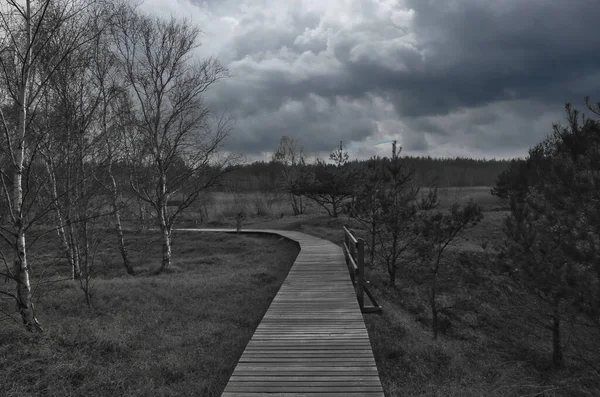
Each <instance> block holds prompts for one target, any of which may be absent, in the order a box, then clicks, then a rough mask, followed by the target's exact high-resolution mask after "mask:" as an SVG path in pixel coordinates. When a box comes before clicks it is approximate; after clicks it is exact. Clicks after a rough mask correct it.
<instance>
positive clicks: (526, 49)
mask: <svg viewBox="0 0 600 397" xmlns="http://www.w3.org/2000/svg"><path fill="white" fill-rule="evenodd" d="M142 7H143V8H144V9H145V10H148V11H150V12H153V13H158V14H163V15H169V14H172V15H175V16H180V17H181V16H183V17H188V18H190V19H191V20H192V21H193V22H194V23H195V24H197V25H198V26H199V28H200V29H201V30H202V31H203V34H202V47H201V50H200V53H201V55H203V56H208V55H214V56H216V57H218V58H219V60H220V61H221V62H222V63H223V64H225V65H227V66H228V67H229V69H230V71H231V72H232V74H233V77H231V78H230V79H228V80H225V81H221V82H219V83H218V84H217V85H215V86H214V87H213V89H212V90H211V91H210V93H209V95H208V100H209V101H210V104H211V105H212V107H213V108H214V109H215V110H216V111H227V112H229V113H230V114H231V115H232V116H233V117H234V118H235V120H236V127H235V130H234V133H233V136H232V139H231V141H230V148H231V149H232V150H235V151H241V152H244V153H246V154H247V156H248V157H249V159H253V160H254V159H262V158H265V159H267V158H268V156H269V155H270V153H271V152H272V151H273V150H274V149H275V147H276V146H277V143H278V141H279V139H280V137H281V136H282V135H288V136H292V137H295V138H298V139H300V140H301V141H302V143H303V145H304V148H305V151H306V152H308V153H310V154H312V155H319V156H324V155H325V153H328V152H329V151H331V150H332V149H333V148H334V147H335V146H336V145H337V144H338V142H339V141H340V140H343V141H344V144H345V146H347V148H348V149H349V151H350V153H351V155H352V156H353V157H355V158H356V157H359V158H365V157H369V156H371V155H373V154H380V155H389V152H390V151H391V149H390V147H391V146H390V144H389V141H390V140H392V139H397V140H398V141H399V143H400V145H401V146H402V147H403V152H402V153H403V154H406V155H431V156H444V157H446V156H452V157H454V156H470V157H486V158H493V157H495V158H511V157H521V156H524V155H526V153H527V149H528V148H529V147H530V146H531V145H533V144H535V143H537V142H538V141H539V140H540V139H542V138H543V137H544V136H545V135H546V134H548V133H549V132H551V130H552V123H555V122H562V121H563V120H564V103H565V102H566V101H567V100H568V101H571V102H573V103H574V104H575V105H576V106H577V107H580V108H583V98H584V96H586V95H589V96H590V97H591V99H592V100H595V101H600V35H599V34H598V30H597V26H598V21H600V4H599V3H598V1H597V0H439V1H437V0H146V1H145V3H144V4H143V6H142ZM386 142H387V143H386Z"/></svg>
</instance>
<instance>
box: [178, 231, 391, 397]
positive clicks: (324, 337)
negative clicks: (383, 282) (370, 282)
mask: <svg viewBox="0 0 600 397" xmlns="http://www.w3.org/2000/svg"><path fill="white" fill-rule="evenodd" d="M189 230H200V231H221V232H234V231H235V230H233V229H189ZM242 232H250V233H274V234H278V235H280V236H283V237H285V238H288V239H290V240H293V241H296V242H297V243H298V244H299V246H300V253H299V255H298V257H297V258H296V260H295V262H294V264H293V265H292V268H291V269H290V271H289V273H288V276H287V277H286V279H285V281H284V282H283V284H282V285H281V288H280V290H279V292H278V293H277V295H276V296H275V298H274V299H273V302H272V303H271V305H270V307H269V309H268V310H267V312H266V313H265V315H264V317H263V319H262V321H261V322H260V324H259V325H258V327H257V329H256V331H255V332H254V335H253V336H252V338H251V340H250V342H249V343H248V345H247V346H246V349H245V350H244V352H243V354H242V355H241V357H240V359H239V361H238V363H237V365H236V367H235V369H234V371H233V374H232V375H231V378H230V379H229V382H228V384H227V386H226V387H225V391H224V392H223V397H237V396H250V397H252V396H255V397H266V396H270V397H291V396H295V397H298V396H305V397H320V396H321V397H325V396H326V397H341V396H345V397H354V396H366V397H383V389H382V387H381V382H380V380H379V374H378V371H377V367H376V365H375V359H374V357H373V351H372V348H371V342H370V341H369V335H368V333H367V330H366V328H365V324H364V321H363V318H362V314H361V311H360V307H359V305H358V302H357V299H356V294H355V291H354V286H353V284H352V281H351V280H350V275H349V273H348V268H347V266H346V263H345V257H344V252H343V251H342V249H341V248H340V247H338V246H337V245H335V244H333V243H332V242H330V241H327V240H323V239H320V238H317V237H313V236H309V235H306V234H303V233H299V232H292V231H282V230H256V229H247V230H246V229H245V230H243V231H242Z"/></svg>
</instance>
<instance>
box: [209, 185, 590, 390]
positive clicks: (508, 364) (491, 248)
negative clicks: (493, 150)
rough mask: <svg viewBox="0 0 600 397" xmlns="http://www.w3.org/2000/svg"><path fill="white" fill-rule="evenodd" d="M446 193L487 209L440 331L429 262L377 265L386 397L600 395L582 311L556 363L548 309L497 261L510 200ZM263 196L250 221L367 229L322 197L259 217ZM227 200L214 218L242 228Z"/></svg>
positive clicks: (481, 192)
mask: <svg viewBox="0 0 600 397" xmlns="http://www.w3.org/2000/svg"><path fill="white" fill-rule="evenodd" d="M422 192H423V194H425V193H426V192H427V190H426V189H423V190H422ZM439 196H440V202H441V205H440V207H441V208H448V207H449V206H450V205H451V204H452V203H454V202H458V203H461V204H462V203H465V202H467V200H469V199H473V200H474V201H476V202H477V203H478V204H479V205H481V206H482V208H483V210H484V218H483V220H482V221H481V222H480V223H479V224H477V225H476V226H475V227H473V228H471V229H469V230H468V231H467V233H466V234H465V235H464V236H462V238H460V239H459V240H458V241H456V242H455V243H454V244H453V245H452V246H451V247H450V249H449V250H448V252H447V254H446V256H445V260H444V271H443V272H442V274H441V277H440V282H441V284H442V287H441V300H442V302H443V303H444V304H445V305H446V306H447V307H450V308H451V309H448V310H445V311H444V313H443V315H442V320H441V323H442V336H441V338H440V339H438V340H433V338H432V335H431V320H430V313H429V308H428V300H427V290H426V288H424V287H425V286H426V285H424V284H423V280H418V278H417V279H415V277H414V275H415V274H419V272H420V269H419V267H418V266H419V264H418V263H411V262H406V263H403V264H402V270H401V271H400V274H401V275H400V280H398V281H397V284H396V286H391V285H390V283H389V281H388V280H389V279H388V276H387V273H386V271H385V268H384V266H383V265H381V264H380V263H375V264H369V265H368V270H367V278H368V279H369V280H370V281H371V285H372V286H371V289H372V292H373V293H374V294H375V296H376V297H377V300H378V301H379V303H380V304H381V305H382V306H383V308H384V309H383V311H382V312H381V313H380V314H365V315H364V318H365V323H366V325H367V329H368V331H369V335H370V338H371V343H372V346H373V351H374V354H375V359H376V362H377V367H378V369H379V372H380V377H381V380H382V384H383V387H384V391H385V393H386V396H498V397H499V396H595V395H600V376H599V373H598V372H597V369H598V368H600V365H599V358H600V357H599V355H598V352H599V351H600V343H599V342H598V341H599V340H600V339H599V338H598V335H596V334H595V333H594V331H592V332H590V330H589V329H586V327H584V326H581V325H580V324H578V323H577V321H576V319H573V318H571V319H570V322H569V321H566V322H565V326H564V327H563V341H564V350H565V357H566V363H567V365H566V366H565V368H563V369H553V368H552V366H551V347H552V346H551V330H550V329H549V328H547V327H546V325H548V324H549V322H548V318H547V317H546V313H547V307H546V306H545V305H544V303H543V302H541V301H540V300H539V299H538V297H537V296H536V295H535V294H533V293H530V292H527V291H525V290H524V289H523V288H522V286H520V285H519V283H518V282H517V281H515V279H514V278H512V277H511V276H510V271H511V269H510V268H507V267H506V265H505V264H504V263H503V262H502V261H500V260H498V259H497V252H498V248H499V246H500V245H501V244H502V241H503V238H504V233H503V230H502V221H503V219H504V217H505V216H506V215H507V214H508V212H507V209H506V208H505V207H504V206H503V203H502V202H501V200H500V199H498V198H497V197H495V196H492V195H491V194H490V188H489V187H468V188H444V189H440V190H439ZM260 197H261V196H260V193H251V194H248V195H247V196H245V198H246V201H245V205H246V206H245V207H244V208H245V209H246V211H247V212H248V214H249V217H248V219H247V220H246V227H264V228H280V229H288V230H298V231H301V232H304V233H307V234H311V235H315V236H318V237H322V238H326V239H329V240H331V241H334V242H336V243H338V244H341V242H342V238H343V235H342V225H344V224H350V225H352V226H354V227H355V229H356V230H357V231H358V233H359V234H360V233H363V235H364V231H362V232H361V230H360V227H359V225H357V224H353V221H352V219H350V218H348V217H347V216H345V215H342V216H340V217H339V218H337V219H333V218H329V217H327V216H326V215H325V214H323V213H321V214H319V210H318V208H317V207H315V206H314V205H313V204H311V205H310V206H309V210H308V211H307V213H305V214H303V215H299V216H292V214H291V210H290V209H289V208H286V204H285V201H284V198H280V200H278V201H272V202H271V204H270V205H267V206H266V208H267V209H270V210H271V213H268V212H266V213H264V212H263V214H262V215H259V214H258V213H257V212H253V208H256V206H255V203H256V202H257V201H258V200H259V199H260ZM262 197H268V196H262ZM220 199H221V200H220V202H219V203H220V204H219V206H220V207H219V210H218V211H216V212H215V216H216V218H214V219H212V220H210V221H208V222H207V223H206V224H207V225H214V226H224V227H234V218H233V216H232V215H233V214H234V210H233V208H234V204H237V205H238V206H239V204H240V203H241V202H244V201H241V200H240V197H239V196H238V198H237V199H234V198H233V195H229V194H226V193H221V196H220ZM238 208H239V207H238ZM282 213H283V216H281V214H282ZM227 214H231V216H229V217H228V216H227ZM403 275H404V276H403ZM596 332H597V331H596ZM588 353H589V354H588Z"/></svg>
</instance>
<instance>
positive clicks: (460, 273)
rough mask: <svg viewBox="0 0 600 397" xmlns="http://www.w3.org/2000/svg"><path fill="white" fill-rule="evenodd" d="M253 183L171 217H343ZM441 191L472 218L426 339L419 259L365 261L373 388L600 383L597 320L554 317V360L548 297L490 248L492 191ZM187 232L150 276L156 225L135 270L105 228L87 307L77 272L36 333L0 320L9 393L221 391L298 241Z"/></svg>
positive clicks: (314, 230)
mask: <svg viewBox="0 0 600 397" xmlns="http://www.w3.org/2000/svg"><path fill="white" fill-rule="evenodd" d="M261 197H262V196H261V194H260V193H251V194H247V195H238V196H237V197H234V195H232V194H225V193H221V194H220V195H217V196H215V197H213V198H212V199H211V200H216V201H210V200H208V201H206V204H207V205H208V207H207V209H208V211H209V213H210V214H211V215H210V217H209V218H207V219H206V220H205V222H204V223H200V222H198V220H197V219H193V217H189V218H188V219H185V220H184V222H182V226H194V225H204V226H224V227H234V225H235V221H234V218H233V217H234V215H235V211H236V208H239V205H241V204H240V203H242V204H243V205H244V206H245V208H246V211H247V214H248V219H247V220H246V222H245V225H244V227H256V228H279V229H288V230H298V231H302V232H304V233H308V234H312V235H315V236H319V237H323V238H326V239H329V240H331V241H334V242H336V243H341V241H342V236H343V234H342V225H343V224H349V223H351V222H352V220H351V219H348V218H347V217H346V216H345V215H343V216H340V217H339V218H337V219H332V218H328V217H327V216H326V215H324V214H321V215H319V210H318V208H317V207H316V206H315V205H314V204H311V205H310V206H309V211H307V213H306V214H304V215H300V216H292V215H291V211H290V209H289V207H288V206H287V204H286V202H285V200H284V198H283V197H277V196H276V195H273V196H271V197H272V198H273V200H272V201H271V202H270V203H271V204H267V206H266V208H267V209H268V211H262V210H260V211H259V210H257V209H258V208H262V207H261V205H262V204H260V202H261V200H262V199H261ZM268 197H270V196H269V195H265V196H264V197H262V198H264V199H265V200H266V199H267V198H268ZM440 197H441V200H442V207H447V206H449V205H450V204H451V203H452V202H454V201H457V202H459V203H464V202H466V201H467V200H468V199H469V198H473V199H474V200H475V201H476V202H478V203H479V204H480V205H481V206H482V207H483V209H484V219H483V221H482V222H481V223H480V224H478V225H477V226H476V227H474V228H472V229H470V230H469V231H468V233H467V234H466V235H465V236H464V238H462V239H461V240H460V241H458V242H457V243H456V244H454V245H453V246H452V249H450V250H449V251H448V255H447V256H446V257H445V262H444V271H443V272H442V274H441V275H440V284H441V290H440V300H441V301H442V303H443V305H445V306H455V308H454V309H449V310H447V311H446V312H445V313H444V314H443V315H442V316H441V324H442V330H441V336H440V338H439V339H438V340H437V341H434V340H433V339H432V336H431V329H430V328H431V319H430V313H429V309H428V302H427V295H426V294H427V292H426V289H425V288H424V287H425V284H422V283H420V281H419V280H418V277H417V278H415V277H414V276H415V275H418V274H419V273H420V272H421V270H420V269H419V268H418V264H417V263H404V264H403V267H402V269H401V270H400V272H399V274H400V276H399V280H398V281H397V285H396V286H395V287H392V286H391V285H390V284H389V282H388V277H387V273H386V272H385V269H384V267H383V265H382V264H380V263H375V264H373V265H370V266H369V268H368V270H367V277H368V278H369V279H370V280H371V282H372V291H373V293H374V295H375V296H376V297H377V299H378V300H379V303H380V304H381V305H382V306H383V308H384V310H383V312H382V313H380V314H367V315H365V322H366V325H367V328H368V331H369V335H370V338H371V343H372V345H373V351H374V354H375V358H376V362H377V366H378V369H379V372H380V376H381V380H382V384H383V387H384V390H385V393H386V396H597V395H600V376H599V373H598V372H596V370H598V369H599V368H600V354H599V352H600V335H598V334H597V330H590V329H586V328H585V327H582V326H581V325H578V324H577V321H571V322H565V326H564V327H563V342H564V349H565V361H566V366H565V368H563V369H560V370H555V369H552V367H551V365H550V362H551V357H550V354H551V353H550V351H551V331H550V330H549V329H547V328H546V327H545V326H546V325H548V319H547V317H545V315H544V312H545V311H546V310H547V308H546V307H545V306H544V304H543V303H542V302H540V301H539V299H537V297H536V296H535V295H533V294H530V293H528V292H526V291H523V290H522V289H521V288H520V287H519V285H518V284H517V283H516V282H515V280H514V279H512V278H511V277H510V274H509V273H508V272H507V270H508V269H507V268H506V266H504V264H503V263H502V262H500V261H498V260H497V259H496V255H495V252H496V250H495V248H496V247H497V246H498V245H499V244H501V242H502V238H503V232H502V227H501V223H502V219H503V218H504V216H506V214H507V212H505V211H503V208H502V205H501V203H500V202H499V200H498V199H497V198H496V197H493V196H491V195H489V188H485V187H477V188H462V189H444V190H442V191H440ZM211 206H212V207H211ZM236 206H238V207H236ZM280 211H281V212H280ZM281 213H283V216H281ZM199 237H200V236H199V235H194V234H178V235H176V239H175V243H174V245H173V252H174V265H175V266H174V267H175V270H174V272H172V273H171V274H168V275H163V276H150V274H151V273H152V270H153V269H155V268H156V267H157V266H158V265H159V251H160V248H159V246H158V245H157V244H156V236H154V235H152V234H151V233H149V232H146V233H145V234H140V235H137V236H136V237H135V239H131V238H130V239H129V240H128V241H129V246H130V249H131V250H132V251H133V252H134V255H133V260H134V265H135V267H136V269H137V270H138V271H139V272H140V273H141V275H140V276H136V277H135V278H131V277H128V276H125V272H124V270H123V269H122V268H121V266H120V265H119V260H118V257H116V250H114V248H113V246H112V243H111V242H110V241H108V240H107V241H104V242H103V243H102V244H101V245H100V247H99V250H98V265H97V267H98V270H99V272H98V274H97V278H96V284H95V296H94V302H95V306H94V308H93V309H92V310H89V309H87V308H86V307H85V305H84V303H83V302H84V300H83V296H82V293H81V291H79V290H78V287H77V286H76V285H75V284H72V283H70V282H68V283H59V284H57V286H58V287H57V288H56V289H55V291H54V292H53V293H52V294H50V295H48V296H47V297H44V299H43V301H44V303H43V305H40V306H39V307H40V309H39V312H40V313H41V314H40V317H41V319H42V322H43V323H44V325H45V326H46V328H47V332H46V333H45V334H44V335H42V336H33V335H27V334H25V333H24V332H22V331H21V330H20V329H19V328H17V327H16V326H12V325H11V326H8V325H7V326H5V324H2V328H0V384H1V385H8V386H7V387H4V388H3V390H8V391H9V394H7V395H8V396H17V395H19V396H21V395H24V396H27V395H50V396H53V395H55V396H62V395H92V396H94V395H99V396H100V395H106V394H115V395H119V396H120V395H128V396H131V395H159V396H171V395H172V396H175V395H205V396H212V395H219V393H220V392H221V391H222V388H223V387H224V385H225V383H226V381H227V379H228V376H229V375H230V373H231V371H232V370H233V368H234V366H235V363H236V360H237V358H238V357H239V355H240V354H241V352H242V351H243V349H244V346H245V344H246V342H247V341H248V340H249V338H250V337H251V335H252V331H253V329H254V327H255V326H256V325H257V324H258V322H259V321H260V318H261V316H262V314H263V313H264V312H265V310H266V308H267V307H268V305H269V302H270V300H271V299H272V297H273V295H274V294H275V293H276V291H277V288H278V286H279V285H280V283H281V281H282V279H283V278H284V277H285V274H287V271H288V269H289V265H290V264H291V263H292V261H293V258H294V257H295V255H296V254H297V248H296V247H295V246H294V245H293V244H292V243H289V242H286V241H281V240H277V239H275V238H267V237H257V236H252V235H248V236H245V235H239V236H237V235H218V234H215V235H211V234H206V235H202V238H201V239H200V238H199ZM255 244H257V245H256V247H255V246H254V245H255ZM50 247H51V245H48V244H46V245H44V244H42V245H41V246H38V248H37V252H38V255H37V258H36V260H37V261H38V263H39V261H41V262H50V261H51V260H52V255H50V254H48V253H49V252H51V251H52V250H51V249H50ZM42 254H43V255H42ZM242 258H243V259H242ZM278 263H280V264H285V266H279V267H278V266H277V264H278ZM61 266H62V265H61V264H60V262H59V263H58V264H57V266H56V267H57V269H58V270H57V271H58V272H59V273H60V272H64V268H61ZM57 319H60V321H57ZM573 319H575V320H576V318H575V317H574V318H572V319H571V320H573ZM52 364H53V365H52ZM594 366H595V368H596V370H594V368H593V367H594Z"/></svg>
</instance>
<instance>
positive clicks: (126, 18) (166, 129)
mask: <svg viewBox="0 0 600 397" xmlns="http://www.w3.org/2000/svg"><path fill="white" fill-rule="evenodd" d="M199 33H200V31H199V29H198V28H196V27H194V26H192V25H191V24H190V23H189V22H188V21H185V20H181V21H180V20H177V19H175V18H170V19H167V20H165V19H161V18H155V17H150V16H146V15H144V14H141V13H140V12H138V11H137V10H136V9H132V8H130V9H128V10H123V12H121V13H120V17H119V18H118V20H117V22H116V24H115V27H114V37H115V43H116V47H117V49H118V53H119V59H120V67H121V70H123V72H124V73H125V80H126V83H127V88H128V90H129V91H130V92H131V93H132V98H133V105H134V109H135V112H136V118H137V119H136V128H135V133H134V134H133V135H132V136H130V137H129V138H128V142H129V146H128V158H129V162H130V167H131V173H130V182H131V187H132V189H133V191H134V192H135V194H136V195H137V196H138V197H139V198H140V199H141V200H142V201H144V202H146V203H148V204H149V205H150V206H151V208H152V209H153V212H154V216H155V220H156V222H157V226H158V227H159V230H160V232H161V235H162V246H163V254H162V264H161V267H160V271H164V270H166V269H168V268H169V267H170V263H171V232H172V229H173V224H174V222H175V221H176V219H177V217H178V216H179V215H180V214H181V212H182V211H184V210H185V209H186V208H187V207H188V206H189V205H190V204H192V203H193V202H194V201H195V200H196V199H197V198H198V196H199V195H200V193H201V192H202V191H204V190H206V189H207V188H209V187H211V186H212V185H214V184H215V183H216V182H217V181H218V180H219V177H220V176H221V175H222V173H223V172H224V170H225V166H226V165H227V164H228V163H230V162H231V160H232V158H231V157H230V156H226V155H220V149H221V147H222V144H223V142H224V140H225V138H226V137H227V135H228V133H229V129H230V124H229V122H228V119H226V118H225V117H218V118H213V117H211V113H210V111H209V109H208V107H207V105H206V104H205V102H204V98H203V96H204V94H205V92H206V91H207V90H208V89H209V88H210V87H211V86H212V85H213V84H214V83H216V82H217V81H218V80H219V79H221V78H223V77H226V76H227V69H226V68H225V67H223V66H222V65H221V64H220V63H219V62H218V61H217V60H216V59H213V58H208V59H205V60H200V61H197V60H196V59H195V58H194V54H195V51H196V49H197V48H198V47H199V42H198V35H199ZM175 194H177V195H178V204H177V205H176V206H175V208H173V209H172V210H169V209H168V204H169V200H170V199H171V197H173V196H174V195H175Z"/></svg>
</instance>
